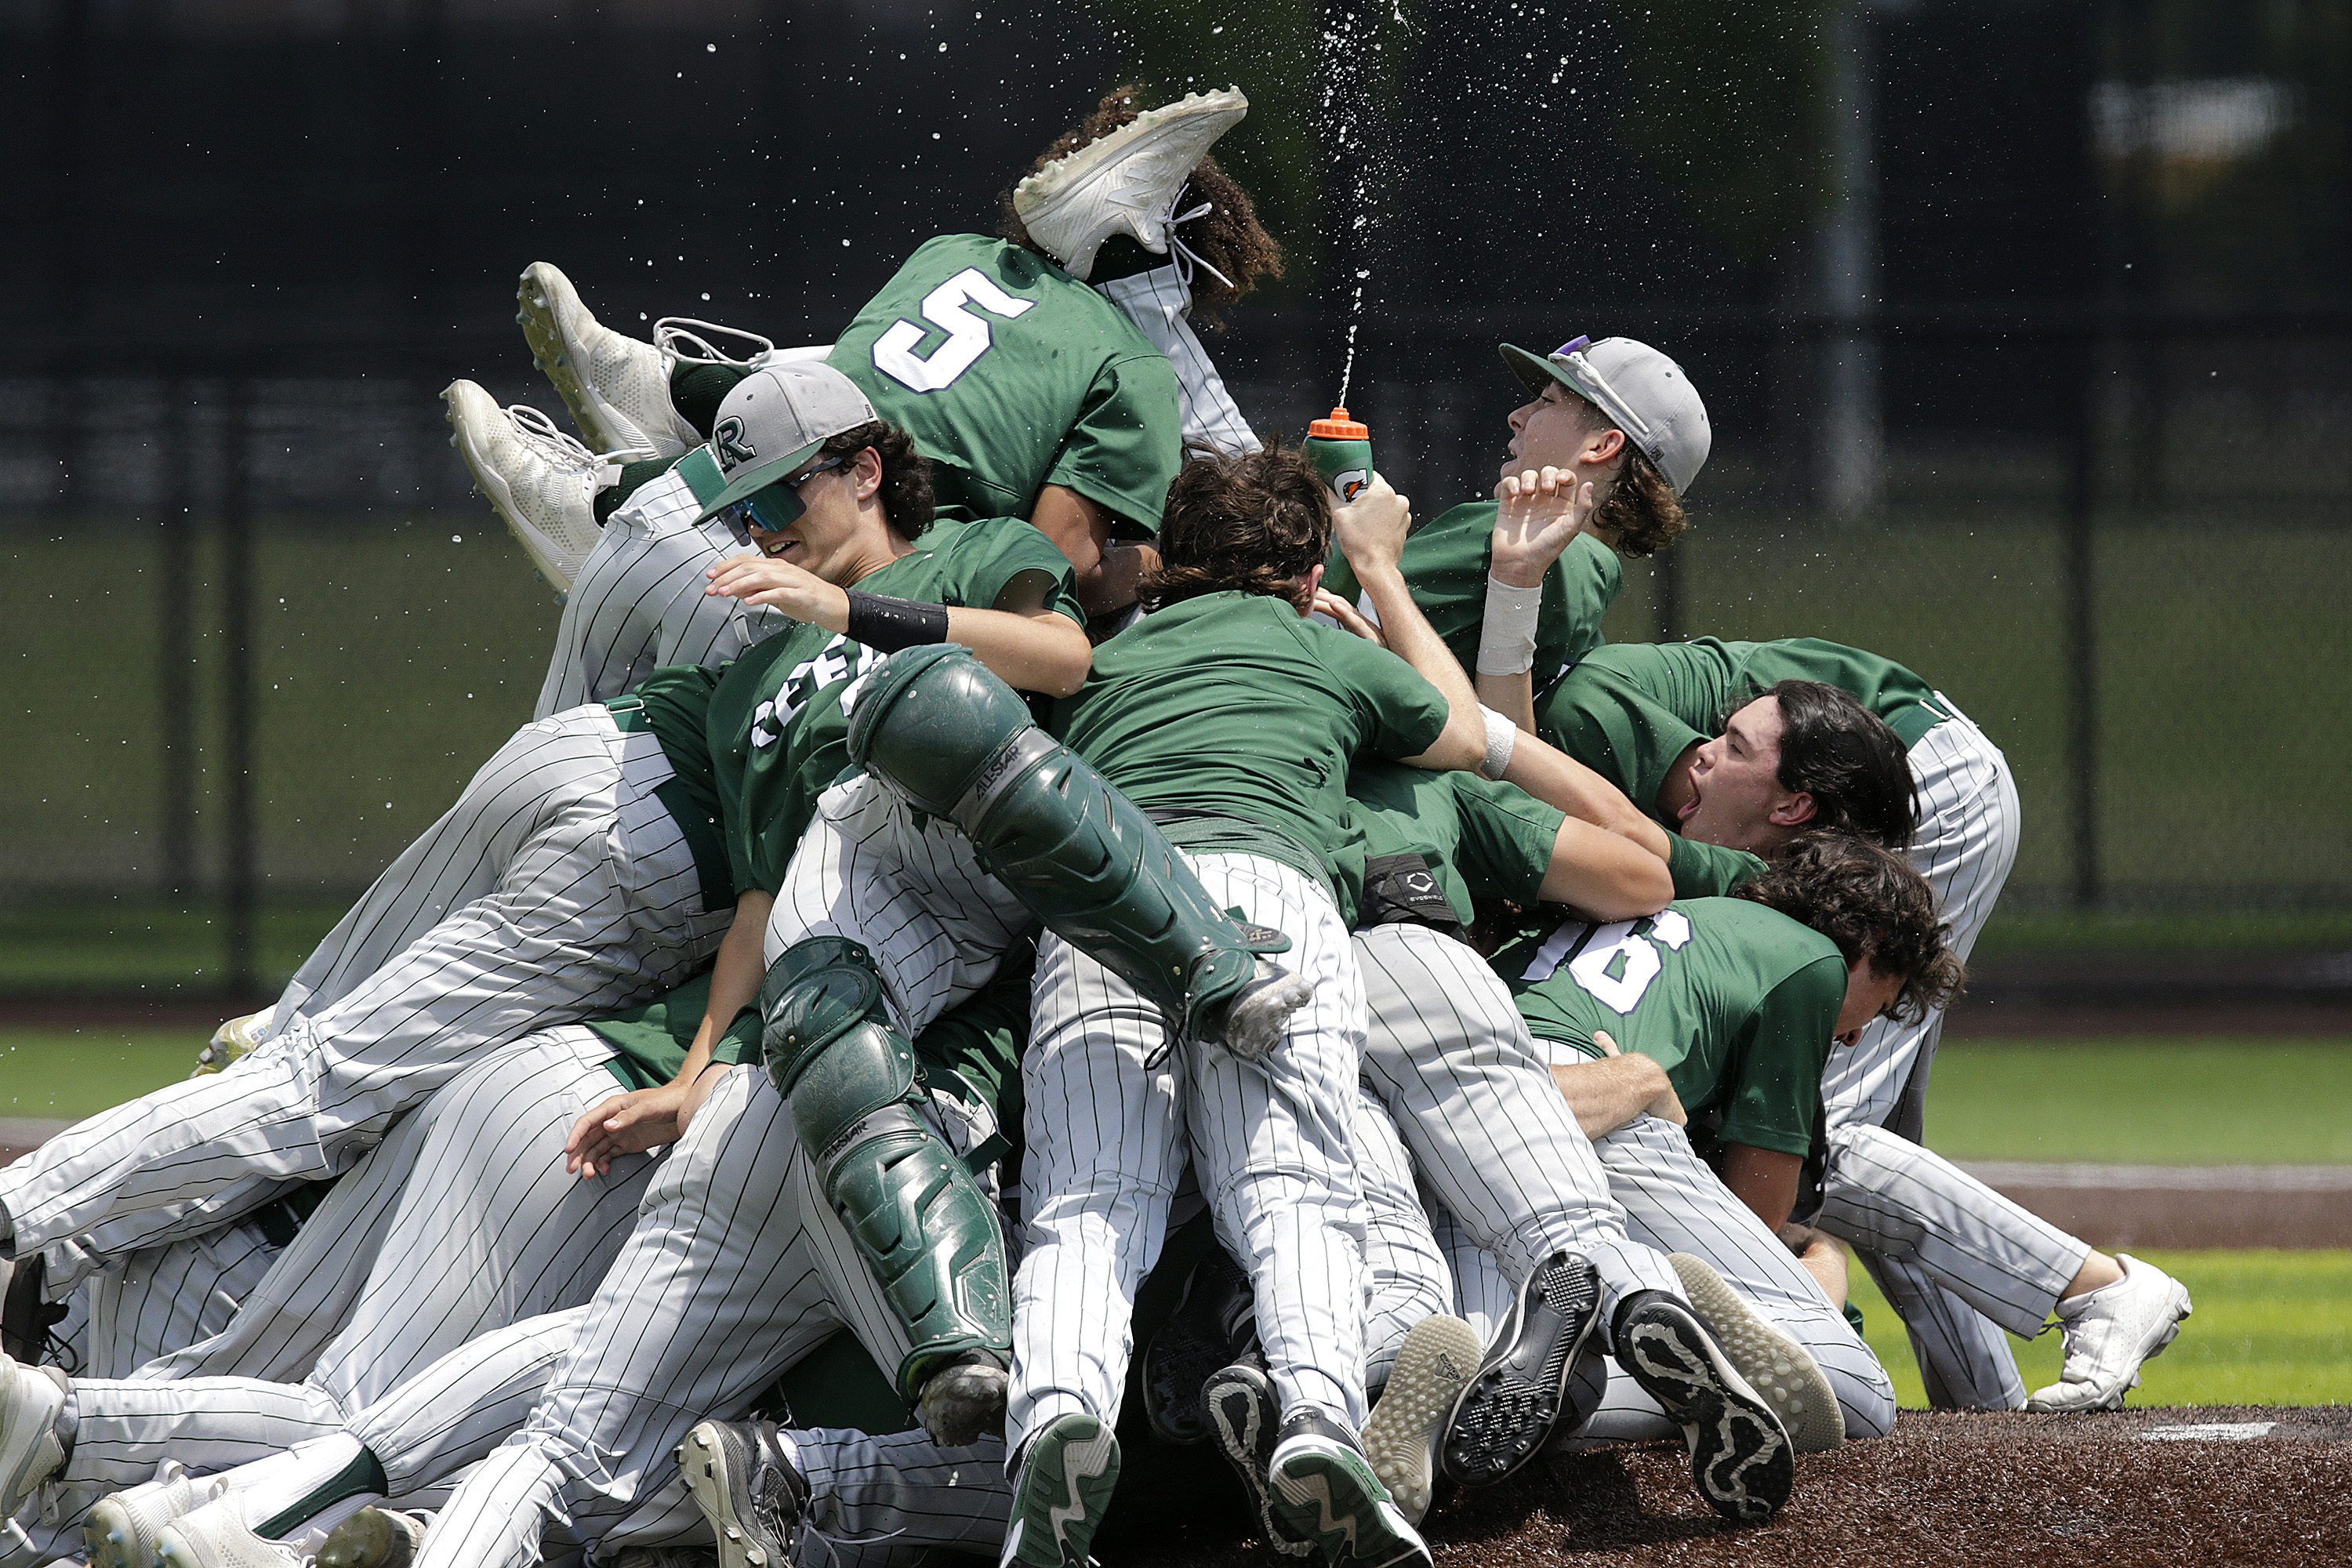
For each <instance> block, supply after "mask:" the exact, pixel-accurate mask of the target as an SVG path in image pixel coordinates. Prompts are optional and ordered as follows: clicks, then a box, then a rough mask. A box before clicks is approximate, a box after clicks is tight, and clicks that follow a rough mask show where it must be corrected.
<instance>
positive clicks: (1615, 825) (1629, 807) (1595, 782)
mask: <svg viewBox="0 0 2352 1568" xmlns="http://www.w3.org/2000/svg"><path fill="white" fill-rule="evenodd" d="M1503 777H1504V778H1506V779H1507V780H1509V781H1510V782H1511V783H1512V784H1517V785H1518V786H1519V787H1520V788H1521V789H1523V790H1525V791H1527V792H1528V794H1529V795H1533V796H1535V797H1536V798H1537V799H1538V800H1540V801H1542V802H1544V803H1545V804H1547V805H1550V806H1552V807H1554V808H1555V809H1557V810H1559V811H1564V812H1566V813H1568V815H1569V816H1572V817H1574V818H1576V819H1577V820H1578V821H1579V822H1589V823H1591V825H1592V826H1595V827H1598V828H1601V829H1602V830H1603V831H1604V832H1609V833H1613V834H1615V835H1616V836H1617V837H1620V838H1624V839H1628V840H1630V841H1632V842H1633V843H1634V844H1637V845H1639V846H1640V847H1642V848H1643V849H1645V850H1647V851H1649V853H1651V854H1652V855H1654V856H1656V857H1657V858H1658V859H1659V860H1661V861H1664V859H1665V858H1666V857H1667V855H1668V853H1669V852H1670V851H1671V850H1672V848H1673V842H1672V840H1670V839H1669V838H1668V837H1666V830H1665V829H1664V828H1663V827H1661V826H1658V825H1657V824H1656V823H1654V822H1653V821H1651V820H1650V819H1649V818H1648V817H1646V816H1643V815H1642V813H1641V810H1640V809H1639V808H1638V807H1636V806H1635V805H1633V802H1632V801H1630V800H1628V799H1626V798H1625V792H1624V791H1623V790H1621V789H1619V788H1618V787H1617V786H1616V785H1615V784H1611V783H1610V782H1609V781H1608V780H1607V779H1604V778H1602V777H1601V775H1600V774H1599V773H1594V772H1593V771H1592V770H1591V768H1588V767H1586V766H1585V765H1584V764H1583V763H1580V762H1578V761H1577V760H1576V759H1575V758H1574V757H1571V756H1570V755H1569V754H1568V753H1567V752H1563V751H1561V750H1559V748H1558V747H1557V746H1553V745H1549V744H1548V743H1547V742H1544V741H1543V740H1541V739H1539V738H1538V737H1537V736H1535V735H1533V734H1530V733H1528V732H1527V731H1524V730H1523V731H1520V734H1519V737H1518V739H1517V740H1516V741H1514V742H1512V743H1511V765H1510V766H1509V767H1508V768H1507V769H1506V770H1505V771H1504V773H1503Z"/></svg>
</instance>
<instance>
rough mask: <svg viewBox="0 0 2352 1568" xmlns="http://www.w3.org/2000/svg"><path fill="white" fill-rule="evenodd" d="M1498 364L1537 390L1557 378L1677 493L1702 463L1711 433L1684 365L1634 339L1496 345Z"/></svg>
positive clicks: (1704, 405) (1696, 473)
mask: <svg viewBox="0 0 2352 1568" xmlns="http://www.w3.org/2000/svg"><path fill="white" fill-rule="evenodd" d="M1502 353H1503V363H1505V364H1507V365H1509V366H1510V367H1511V370H1512V372H1513V374H1516V375H1517V376H1518V378H1519V379H1520V380H1521V381H1523V382H1526V383H1527V384H1528V391H1530V392H1537V393H1540V392H1541V391H1543V389H1544V387H1545V385H1546V384H1549V383H1551V382H1555V381H1556V382H1558V383H1559V384H1561V385H1562V386H1565V387H1567V388H1568V389H1569V390H1570V392H1573V393H1575V394H1576V395H1578V396H1579V397H1581V398H1584V399H1585V400H1587V401H1588V402H1590V403H1591V404H1592V405H1593V406H1595V407H1596V408H1599V409H1600V410H1601V412H1602V413H1603V414H1606V415H1607V416H1609V417H1610V418H1611V419H1612V420H1613V421H1615V422H1616V425H1617V427H1618V428H1619V429H1621V430H1622V431H1624V432H1625V438H1626V439H1627V440H1629V441H1631V442H1633V445H1634V446H1636V447H1640V448H1641V451H1642V455H1643V457H1645V458H1649V459H1650V461H1651V462H1653V463H1654V464H1656V465H1657V469H1658V472H1660V473H1662V474H1664V476H1665V477H1666V483H1668V484H1670V485H1672V486H1674V488H1675V494H1676V495H1680V494H1682V493H1683V491H1685V490H1686V489H1689V488H1690V482H1691V481H1692V480H1693V479H1696V478H1698V471H1699V469H1701V468H1705V467H1706V454H1707V448H1708V447H1711V446H1713V445H1714V443H1715V435H1714V432H1713V431H1712V430H1711V429H1710V428H1709V427H1708V426H1707V422H1706V404H1704V403H1702V402H1700V401H1699V396H1698V388H1696V387H1695V386H1693V385H1692V384H1690V377H1689V376H1686V375H1685V374H1683V367H1682V366H1680V365H1678V364H1676V363H1675V362H1674V361H1672V360H1670V359H1668V358H1667V357H1666V356H1665V355H1664V354H1662V353H1659V352H1658V351H1657V350H1655V349H1654V348H1652V347H1651V346H1650V345H1649V344H1647V343H1643V342H1634V341H1633V339H1632V338H1603V339H1601V341H1600V342H1597V343H1596V342H1593V341H1592V340H1591V339H1590V338H1571V339H1570V341H1568V342H1564V343H1562V344H1560V345H1559V347H1558V348H1556V349H1554V350H1553V351H1552V352H1551V353H1548V354H1540V355H1539V354H1533V353H1528V351H1527V350H1525V349H1522V348H1515V347H1513V346H1512V345H1511V344H1509V343H1505V344H1503V345H1502Z"/></svg>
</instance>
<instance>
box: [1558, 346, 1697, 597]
mask: <svg viewBox="0 0 2352 1568" xmlns="http://www.w3.org/2000/svg"><path fill="white" fill-rule="evenodd" d="M1560 391H1561V393H1562V394H1563V395H1566V396H1567V397H1568V398H1569V399H1570V401H1571V402H1572V403H1573V404H1575V405H1576V418H1577V423H1578V424H1579V425H1580V426H1581V427H1582V428H1583V429H1584V430H1585V431H1586V432H1587V433H1592V432H1597V431H1601V430H1614V429H1617V428H1618V425H1617V421H1615V420H1614V419H1612V418H1610V417H1609V416H1608V415H1606V414H1604V413H1602V412H1601V406H1600V405H1598V404H1596V403H1594V402H1593V401H1592V400H1591V398H1589V397H1580V396H1578V395H1576V394H1575V393H1573V392H1570V391H1569V389H1568V388H1567V387H1565V386H1563V387H1561V388H1560ZM1591 526H1592V527H1593V528H1594V529H1595V530H1597V531H1609V532H1613V533H1614V534H1615V536H1616V543H1615V544H1613V545H1612V546H1611V548H1612V549H1613V550H1615V551H1616V552H1617V553H1618V554H1620V555H1622V556H1625V557H1627V558H1628V559H1629V560H1636V561H1638V560H1640V559H1641V558H1642V557H1643V556H1646V555H1655V554H1656V553H1657V552H1659V551H1661V550H1664V548H1665V547H1666V546H1667V545H1669V544H1672V543H1673V542H1675V540H1677V539H1679V538H1681V537H1682V535H1683V531H1685V529H1687V528H1689V527H1690V519H1689V518H1688V517H1686V516H1685V515H1684V512H1683V498H1682V497H1680V496H1678V495H1676V494H1675V487H1674V486H1672V485H1670V484H1668V483H1666V476H1665V475H1664V474H1662V473H1660V472H1658V468H1657V465H1656V464H1654V463H1653V462H1651V461H1650V459H1649V458H1647V457H1646V456H1644V455H1643V451H1642V449H1641V448H1640V447H1636V446H1635V445H1633V437H1631V436H1627V437H1625V447H1624V458H1623V460H1622V461H1621V462H1620V463H1619V464H1618V465H1617V481H1616V483H1614V484H1612V485H1611V486H1610V487H1609V499H1608V500H1604V501H1602V502H1601V504H1600V505H1599V506H1597V507H1595V508H1593V509H1592V523H1591Z"/></svg>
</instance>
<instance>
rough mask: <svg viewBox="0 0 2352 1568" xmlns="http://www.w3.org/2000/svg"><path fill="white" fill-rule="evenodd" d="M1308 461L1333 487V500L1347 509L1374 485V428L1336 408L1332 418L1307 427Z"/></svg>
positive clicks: (1332, 411) (1320, 420) (1315, 422)
mask: <svg viewBox="0 0 2352 1568" xmlns="http://www.w3.org/2000/svg"><path fill="white" fill-rule="evenodd" d="M1307 461H1308V462H1310V463H1312V464H1314V465H1315V471H1316V472H1317V473H1318V474H1321V475H1322V476H1323V482H1324V483H1325V484H1327V485H1328V486H1330V487H1331V500H1332V501H1333V502H1334V503H1335V504H1337V505H1339V506H1345V505H1347V504H1348V503H1349V501H1351V500H1355V499H1356V497H1357V495H1358V493H1359V492H1360V491H1361V490H1362V489H1363V488H1364V487H1365V486H1366V485H1369V484H1370V483H1371V482H1372V432H1371V429H1370V426H1365V425H1363V424H1360V423H1359V422H1358V421H1356V420H1353V419H1350V418H1349V417H1348V411H1347V410H1346V409H1344V408H1334V409H1333V410H1331V417H1330V418H1328V419H1318V420H1316V421H1314V422H1313V423H1312V424H1310V425H1308V426H1307Z"/></svg>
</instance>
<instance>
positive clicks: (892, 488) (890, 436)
mask: <svg viewBox="0 0 2352 1568" xmlns="http://www.w3.org/2000/svg"><path fill="white" fill-rule="evenodd" d="M866 447H873V448H874V455H875V456H876V457H877V458H881V459H882V492H881V493H882V510H884V511H885V512H887V514H889V518H890V527H891V529H892V531H894V532H896V533H897V534H898V537H900V538H901V539H919V538H921V537H922V536H923V533H924V532H925V531H926V530H928V529H929V527H930V526H931V510H932V508H931V460H930V459H929V458H926V457H924V456H923V454H922V453H921V452H920V451H919V450H917V449H916V447H915V438H914V437H912V436H909V435H908V434H907V433H906V432H905V431H904V430H901V429H899V428H898V426H896V425H893V424H891V423H890V422H889V421H888V420H887V419H875V420H869V421H868V422H867V423H866V424H864V425H860V426H857V427H856V428H855V429H852V430H844V431H843V432H842V433H841V434H840V435H838V436H828V437H825V441H824V451H825V455H826V456H827V457H843V458H845V457H851V456H854V455H856V453H858V452H860V451H863V450H864V449H865V448H866Z"/></svg>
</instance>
